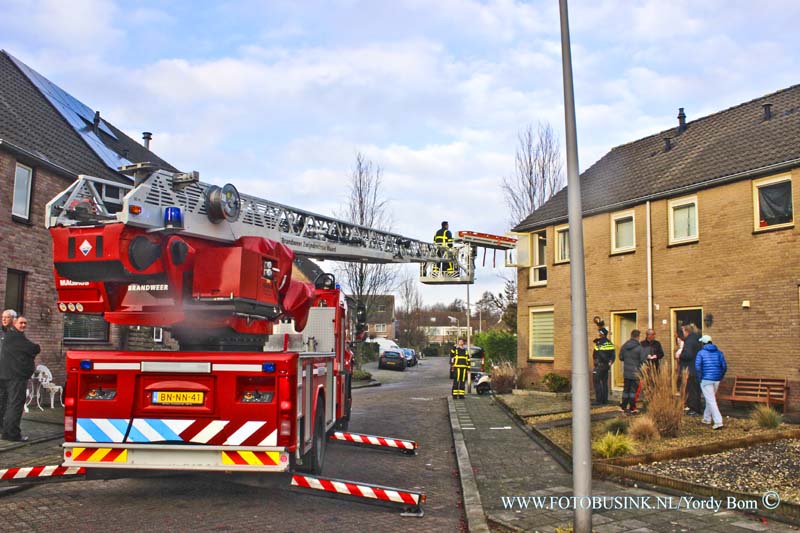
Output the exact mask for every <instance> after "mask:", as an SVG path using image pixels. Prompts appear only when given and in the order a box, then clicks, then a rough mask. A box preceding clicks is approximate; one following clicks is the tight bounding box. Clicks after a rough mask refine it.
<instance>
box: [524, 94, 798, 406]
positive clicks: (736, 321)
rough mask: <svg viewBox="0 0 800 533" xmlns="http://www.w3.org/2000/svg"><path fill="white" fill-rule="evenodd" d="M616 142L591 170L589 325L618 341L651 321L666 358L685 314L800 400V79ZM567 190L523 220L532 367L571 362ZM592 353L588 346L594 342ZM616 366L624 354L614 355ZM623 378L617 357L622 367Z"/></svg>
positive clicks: (794, 402) (540, 369) (527, 375)
mask: <svg viewBox="0 0 800 533" xmlns="http://www.w3.org/2000/svg"><path fill="white" fill-rule="evenodd" d="M678 119H679V121H678V126H677V127H676V128H672V129H669V130H666V131H662V132H660V133H658V134H655V135H651V136H649V137H646V138H643V139H640V140H637V141H634V142H631V143H629V144H625V145H622V146H618V147H616V148H614V149H612V150H611V151H610V152H608V153H607V154H606V155H605V156H603V157H602V158H601V159H600V160H599V161H597V162H596V163H595V164H594V165H592V166H591V167H590V168H589V169H588V170H586V171H585V172H584V173H583V174H582V175H581V194H582V201H583V210H584V211H583V216H584V219H583V233H584V254H585V264H586V295H587V313H588V319H589V331H588V332H587V333H588V334H589V339H593V338H594V337H595V336H596V331H597V328H596V326H595V325H594V324H593V323H592V319H593V318H594V317H598V318H599V319H602V320H603V321H605V324H606V326H607V327H608V328H609V329H610V330H611V340H612V341H613V342H614V343H615V344H616V345H617V347H618V348H619V346H620V345H621V344H622V343H624V342H625V341H626V340H627V339H628V338H629V337H630V331H631V330H632V329H635V328H638V329H640V330H642V331H643V330H644V329H646V328H647V327H649V326H651V327H653V328H654V329H655V331H656V334H657V339H659V340H660V341H661V343H662V344H663V345H664V349H665V351H666V352H668V353H667V356H666V359H667V360H668V361H669V363H668V364H669V368H670V369H671V371H673V372H674V368H673V367H674V364H673V361H674V360H673V358H672V357H670V354H671V353H674V352H675V350H676V346H675V335H674V332H676V331H677V329H678V326H679V324H680V323H681V322H692V323H695V324H696V325H697V326H698V327H700V328H701V329H702V330H703V333H705V334H709V335H711V336H712V337H713V339H714V342H715V343H716V344H718V346H719V347H720V349H721V350H723V351H724V352H725V355H726V357H727V359H728V365H729V371H728V375H727V377H726V380H725V382H724V383H723V388H724V389H725V388H727V387H730V386H731V385H732V381H733V377H734V376H735V375H737V374H751V375H758V376H766V377H780V378H787V379H788V380H789V386H790V391H789V394H790V396H789V406H787V410H788V409H790V410H793V411H797V410H798V409H800V364H798V361H800V358H799V357H798V356H800V350H798V348H797V339H798V337H800V247H798V244H800V239H798V228H797V226H796V223H795V217H794V205H795V204H797V203H798V199H799V198H800V184H798V185H795V184H794V180H798V181H800V85H796V86H793V87H790V88H788V89H784V90H781V91H778V92H775V93H773V94H769V95H767V96H764V97H761V98H757V99H755V100H752V101H750V102H746V103H743V104H740V105H737V106H735V107H732V108H730V109H727V110H724V111H720V112H718V113H715V114H712V115H709V116H707V117H703V118H700V119H697V120H694V121H689V122H687V121H686V120H685V115H684V113H683V110H682V109H681V110H680V112H679V115H678ZM566 200H567V193H566V189H564V190H562V191H560V192H559V193H558V194H556V195H555V196H554V197H553V198H552V199H550V200H549V201H548V202H547V203H545V204H544V205H542V206H541V207H540V208H539V209H537V210H536V211H534V212H533V213H532V214H531V215H530V216H528V217H527V218H526V219H525V220H523V221H522V222H521V223H520V224H519V225H518V226H517V227H516V228H515V231H517V232H520V233H522V234H523V235H522V237H524V236H525V235H527V237H528V239H529V240H526V241H525V242H526V243H527V244H529V245H530V249H529V252H530V253H529V256H530V260H529V264H528V265H527V266H522V265H521V266H520V268H518V272H517V274H518V286H519V308H518V316H517V320H518V332H519V341H518V365H519V367H520V368H521V369H522V371H523V376H524V377H523V380H524V381H527V382H532V381H539V380H540V379H541V377H542V376H543V375H544V374H545V373H547V372H551V371H553V372H557V373H559V374H562V375H569V373H570V370H571V346H570V343H571V339H570V333H569V331H570V296H569V250H568V244H567V242H568V241H567V239H568V230H569V228H568V226H567V201H566ZM590 354H591V351H590ZM615 366H616V365H615ZM611 380H612V387H614V388H617V389H619V388H621V386H622V376H621V369H620V368H615V369H614V370H613V371H612V378H611Z"/></svg>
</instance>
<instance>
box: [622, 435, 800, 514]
mask: <svg viewBox="0 0 800 533" xmlns="http://www.w3.org/2000/svg"><path fill="white" fill-rule="evenodd" d="M632 468H633V469H634V470H640V471H642V472H649V473H651V474H660V475H665V476H669V477H674V478H678V479H683V480H685V481H692V482H694V483H702V484H705V485H710V486H712V487H718V488H722V489H728V490H734V491H738V492H744V493H750V494H758V495H761V494H763V493H764V492H766V491H768V490H774V491H777V492H778V494H780V495H781V499H782V500H783V501H790V502H792V503H796V504H800V484H799V483H798V481H797V476H798V472H800V440H796V439H784V440H779V441H775V442H769V443H764V444H757V445H754V446H751V447H749V448H739V449H735V450H728V451H727V452H721V453H716V454H713V455H706V456H703V457H693V458H690V459H676V460H673V461H661V462H655V463H651V464H647V465H639V466H635V467H632Z"/></svg>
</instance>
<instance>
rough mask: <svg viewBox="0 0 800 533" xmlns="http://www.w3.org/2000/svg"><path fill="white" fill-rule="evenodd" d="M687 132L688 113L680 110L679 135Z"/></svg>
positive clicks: (680, 108)
mask: <svg viewBox="0 0 800 533" xmlns="http://www.w3.org/2000/svg"><path fill="white" fill-rule="evenodd" d="M684 131H686V113H684V112H683V108H682V107H679V108H678V133H679V134H680V133H683V132H684Z"/></svg>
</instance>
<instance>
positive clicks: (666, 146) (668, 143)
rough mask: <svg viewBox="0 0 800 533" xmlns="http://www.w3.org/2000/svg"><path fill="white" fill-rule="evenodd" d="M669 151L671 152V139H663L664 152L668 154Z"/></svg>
mask: <svg viewBox="0 0 800 533" xmlns="http://www.w3.org/2000/svg"><path fill="white" fill-rule="evenodd" d="M670 150H672V139H670V138H669V137H664V151H665V152H669V151H670Z"/></svg>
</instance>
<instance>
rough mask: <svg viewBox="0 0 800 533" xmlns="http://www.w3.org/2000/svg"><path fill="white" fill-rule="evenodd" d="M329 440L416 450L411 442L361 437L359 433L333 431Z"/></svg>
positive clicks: (372, 436)
mask: <svg viewBox="0 0 800 533" xmlns="http://www.w3.org/2000/svg"><path fill="white" fill-rule="evenodd" d="M330 438H331V440H340V441H345V442H354V443H357V444H369V445H371V446H382V447H386V448H398V449H401V450H415V449H417V443H416V442H415V441H413V440H406V439H394V438H391V437H378V436H375V435H363V434H360V433H346V432H343V431H335V432H334V433H333V434H332V435H331V436H330Z"/></svg>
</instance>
